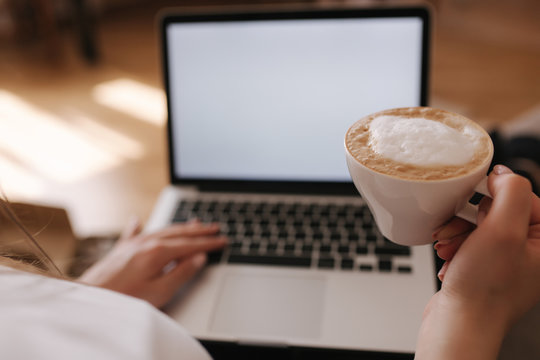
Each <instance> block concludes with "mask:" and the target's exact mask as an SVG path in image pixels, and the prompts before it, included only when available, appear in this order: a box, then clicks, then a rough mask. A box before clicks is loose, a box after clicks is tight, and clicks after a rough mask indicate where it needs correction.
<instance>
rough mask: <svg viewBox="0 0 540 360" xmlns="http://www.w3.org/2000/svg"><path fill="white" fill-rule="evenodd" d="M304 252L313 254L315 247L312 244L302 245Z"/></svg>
mask: <svg viewBox="0 0 540 360" xmlns="http://www.w3.org/2000/svg"><path fill="white" fill-rule="evenodd" d="M302 252H303V253H304V254H311V253H312V252H313V245H312V244H304V245H302Z"/></svg>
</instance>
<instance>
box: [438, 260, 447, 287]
mask: <svg viewBox="0 0 540 360" xmlns="http://www.w3.org/2000/svg"><path fill="white" fill-rule="evenodd" d="M449 265H450V261H445V262H444V264H443V266H442V267H441V270H439V273H438V274H437V277H438V278H439V280H440V281H441V282H443V281H444V276H445V275H446V271H448V266H449Z"/></svg>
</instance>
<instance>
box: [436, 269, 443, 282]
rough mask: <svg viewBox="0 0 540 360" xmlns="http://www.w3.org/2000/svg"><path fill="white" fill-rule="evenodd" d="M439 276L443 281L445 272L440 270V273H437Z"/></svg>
mask: <svg viewBox="0 0 540 360" xmlns="http://www.w3.org/2000/svg"><path fill="white" fill-rule="evenodd" d="M437 277H438V278H439V280H440V281H441V282H442V281H443V280H444V273H443V271H442V270H441V271H439V273H438V274H437Z"/></svg>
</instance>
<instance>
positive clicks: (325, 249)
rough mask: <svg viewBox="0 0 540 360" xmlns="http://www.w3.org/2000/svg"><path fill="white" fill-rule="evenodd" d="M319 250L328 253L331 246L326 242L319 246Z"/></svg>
mask: <svg viewBox="0 0 540 360" xmlns="http://www.w3.org/2000/svg"><path fill="white" fill-rule="evenodd" d="M319 251H320V252H321V253H325V254H328V253H330V251H332V247H331V246H330V245H328V244H324V245H321V246H320V248H319Z"/></svg>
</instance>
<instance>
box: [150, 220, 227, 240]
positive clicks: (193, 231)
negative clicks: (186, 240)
mask: <svg viewBox="0 0 540 360" xmlns="http://www.w3.org/2000/svg"><path fill="white" fill-rule="evenodd" d="M218 231H219V225H218V224H215V223H214V224H201V223H199V222H198V221H193V222H188V223H185V224H173V225H170V226H168V227H166V228H164V229H161V230H158V231H156V232H155V233H153V234H149V236H151V237H159V238H171V237H180V236H182V237H188V236H205V235H212V234H215V233H217V232H218Z"/></svg>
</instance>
